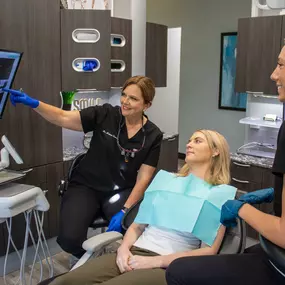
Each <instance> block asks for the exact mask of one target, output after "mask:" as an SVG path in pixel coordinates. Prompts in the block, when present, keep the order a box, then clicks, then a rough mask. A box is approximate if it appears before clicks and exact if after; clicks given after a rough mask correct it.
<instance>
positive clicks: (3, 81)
mask: <svg viewBox="0 0 285 285" xmlns="http://www.w3.org/2000/svg"><path fill="white" fill-rule="evenodd" d="M21 56H22V53H20V52H14V51H7V50H1V49H0V119H1V118H2V116H3V113H4V109H5V106H6V102H7V99H8V96H9V95H8V93H7V92H4V91H3V90H2V88H5V87H6V88H11V87H12V83H13V80H14V77H15V75H16V72H17V68H18V66H19V63H20V60H21Z"/></svg>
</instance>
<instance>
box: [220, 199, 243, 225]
mask: <svg viewBox="0 0 285 285" xmlns="http://www.w3.org/2000/svg"><path fill="white" fill-rule="evenodd" d="M244 204H245V202H244V201H239V200H228V201H227V202H226V203H225V204H224V205H223V206H222V211H221V218H220V222H221V224H222V225H224V226H225V227H235V226H236V225H237V221H236V219H237V217H238V211H239V210H240V208H241V207H242V206H243V205H244Z"/></svg>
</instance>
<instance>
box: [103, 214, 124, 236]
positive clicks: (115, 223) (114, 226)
mask: <svg viewBox="0 0 285 285" xmlns="http://www.w3.org/2000/svg"><path fill="white" fill-rule="evenodd" d="M124 215H125V213H124V211H123V210H121V211H120V212H118V213H117V214H115V215H114V216H113V217H112V219H111V221H110V224H109V226H108V229H107V231H106V232H112V231H115V232H119V233H121V232H122V230H123V229H122V219H123V217H124Z"/></svg>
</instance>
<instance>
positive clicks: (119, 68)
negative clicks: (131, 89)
mask: <svg viewBox="0 0 285 285" xmlns="http://www.w3.org/2000/svg"><path fill="white" fill-rule="evenodd" d="M125 69H126V64H125V62H124V61H123V60H121V59H111V72H123V71H124V70H125Z"/></svg>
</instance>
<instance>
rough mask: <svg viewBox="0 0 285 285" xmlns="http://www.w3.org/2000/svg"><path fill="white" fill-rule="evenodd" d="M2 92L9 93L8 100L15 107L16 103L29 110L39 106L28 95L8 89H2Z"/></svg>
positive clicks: (37, 101) (36, 101)
mask: <svg viewBox="0 0 285 285" xmlns="http://www.w3.org/2000/svg"><path fill="white" fill-rule="evenodd" d="M2 90H3V91H5V92H8V93H10V100H11V103H12V104H13V105H14V106H16V104H17V103H22V104H24V105H26V106H29V107H31V108H37V107H38V106H39V104H40V102H39V100H36V99H34V98H32V97H30V96H29V95H27V94H26V93H24V92H22V91H19V90H14V89H8V88H3V89H2Z"/></svg>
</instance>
